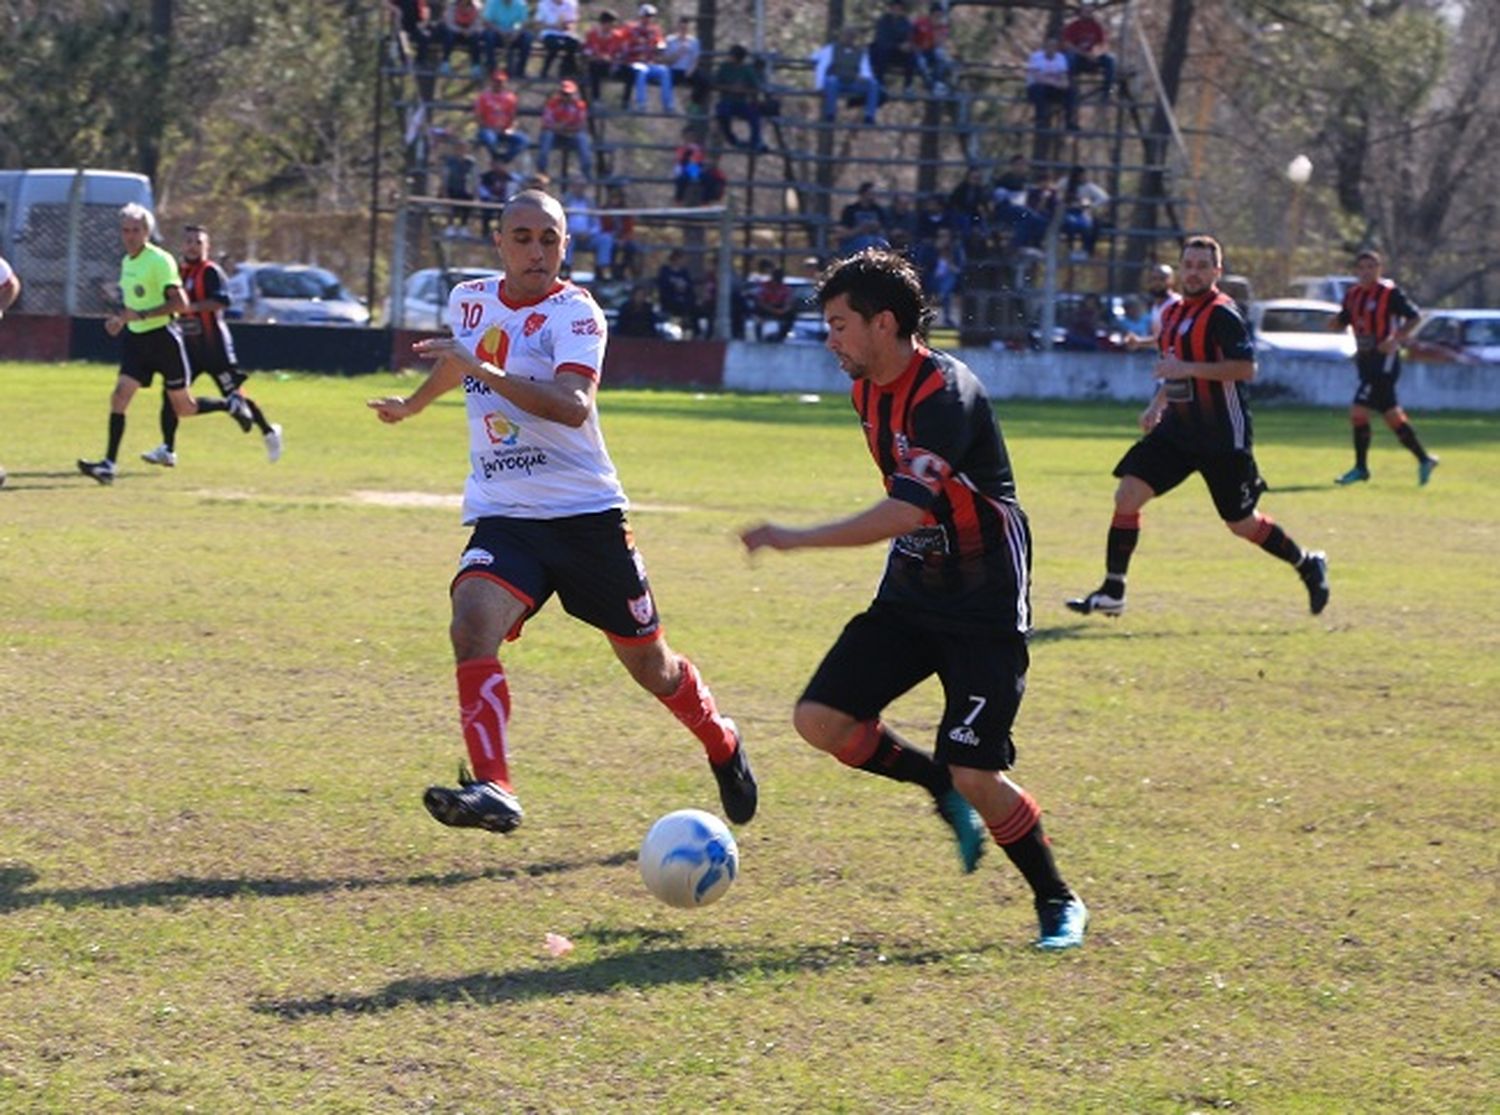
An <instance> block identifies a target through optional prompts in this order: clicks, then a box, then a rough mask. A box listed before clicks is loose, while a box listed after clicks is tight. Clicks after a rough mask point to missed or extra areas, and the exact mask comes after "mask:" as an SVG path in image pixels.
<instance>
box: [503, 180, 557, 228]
mask: <svg viewBox="0 0 1500 1115" xmlns="http://www.w3.org/2000/svg"><path fill="white" fill-rule="evenodd" d="M537 211H540V212H542V213H545V214H547V215H548V216H549V217H551V218H552V219H553V220H555V221H556V222H557V227H558V228H559V229H563V228H567V225H568V218H567V214H566V213H564V212H563V207H562V203H561V202H559V201H558V200H557V198H555V197H553V196H552V195H551V194H549V193H547V192H546V191H544V190H522V191H521V192H520V193H518V194H516V196H515V197H513V198H511V199H510V200H509V201H507V202H506V203H505V208H504V209H503V210H501V212H500V231H502V232H504V231H505V229H506V228H508V227H509V226H510V225H511V224H512V223H513V222H514V220H516V219H519V217H520V215H521V214H523V213H526V214H532V213H535V212H537Z"/></svg>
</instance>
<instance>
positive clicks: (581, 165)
mask: <svg viewBox="0 0 1500 1115" xmlns="http://www.w3.org/2000/svg"><path fill="white" fill-rule="evenodd" d="M559 144H560V145H562V146H563V147H571V148H573V150H574V151H576V152H578V172H579V173H580V174H582V175H583V177H584V178H585V179H586V180H588V181H590V182H592V181H593V180H594V144H593V142H592V141H591V140H590V139H589V134H588V132H571V133H568V132H554V131H551V130H544V131H543V132H542V138H541V142H540V143H538V144H537V149H536V169H537V172H538V173H539V174H546V173H547V159H548V157H549V156H551V154H552V148H553V147H555V146H558V145H559Z"/></svg>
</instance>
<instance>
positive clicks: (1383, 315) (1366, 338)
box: [1331, 248, 1438, 485]
mask: <svg viewBox="0 0 1500 1115" xmlns="http://www.w3.org/2000/svg"><path fill="white" fill-rule="evenodd" d="M1381 266H1382V261H1381V258H1380V253H1379V252H1377V251H1374V250H1373V249H1369V248H1367V249H1365V250H1364V251H1362V252H1360V253H1359V255H1357V256H1355V257H1354V273H1355V274H1356V275H1358V276H1359V282H1357V283H1356V284H1354V286H1352V287H1350V288H1349V289H1348V291H1346V292H1345V294H1344V308H1343V309H1342V310H1340V311H1339V314H1338V317H1336V318H1335V319H1334V320H1333V322H1332V323H1331V327H1332V328H1334V329H1348V328H1351V327H1352V328H1353V329H1354V367H1355V368H1356V369H1357V370H1358V371H1359V386H1358V387H1357V388H1355V390H1354V401H1353V402H1352V403H1350V404H1349V422H1350V424H1351V425H1352V426H1353V427H1354V467H1353V468H1351V469H1350V470H1349V471H1348V472H1346V473H1344V474H1343V475H1342V476H1340V477H1339V478H1338V480H1336V481H1335V483H1338V484H1358V483H1360V482H1361V481H1363V480H1368V479H1370V462H1369V454H1370V411H1372V410H1378V411H1379V412H1380V415H1381V417H1382V418H1384V419H1385V424H1386V425H1387V426H1389V427H1390V429H1391V432H1392V433H1393V434H1395V435H1396V439H1397V440H1398V441H1400V442H1401V444H1402V445H1404V446H1406V448H1407V449H1408V450H1410V452H1411V455H1412V456H1414V457H1415V458H1416V459H1417V483H1419V484H1424V485H1425V484H1426V483H1427V481H1429V480H1431V479H1432V470H1433V469H1435V468H1437V464H1438V459H1437V458H1436V457H1434V456H1432V455H1431V454H1430V453H1428V452H1427V450H1426V449H1424V448H1422V443H1421V442H1420V441H1419V440H1418V439H1417V432H1416V431H1415V430H1413V429H1412V428H1411V423H1410V422H1408V421H1407V419H1406V411H1404V410H1402V409H1401V404H1400V403H1398V402H1397V401H1396V381H1397V380H1398V379H1400V378H1401V346H1402V345H1403V344H1405V343H1406V339H1407V338H1408V337H1409V336H1410V335H1411V332H1412V330H1413V329H1415V328H1416V327H1417V315H1418V314H1419V313H1420V312H1421V311H1420V310H1418V309H1417V305H1416V303H1415V302H1413V301H1412V300H1411V299H1410V298H1408V297H1407V296H1406V293H1405V292H1404V291H1403V290H1402V289H1401V288H1400V287H1399V286H1397V285H1396V284H1395V283H1393V282H1391V280H1389V279H1383V278H1381V277H1380V271H1381Z"/></svg>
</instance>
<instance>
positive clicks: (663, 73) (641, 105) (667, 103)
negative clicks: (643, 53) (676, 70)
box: [630, 62, 677, 112]
mask: <svg viewBox="0 0 1500 1115" xmlns="http://www.w3.org/2000/svg"><path fill="white" fill-rule="evenodd" d="M630 68H631V69H632V70H634V71H635V107H636V109H637V110H638V111H640V112H645V111H646V86H647V85H660V86H661V110H662V111H663V112H676V111H677V110H676V109H675V108H673V107H672V71H671V70H669V69H668V68H667V67H666V66H663V65H662V64H661V63H659V62H632V63H631V64H630Z"/></svg>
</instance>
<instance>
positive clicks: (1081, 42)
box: [1062, 8, 1115, 128]
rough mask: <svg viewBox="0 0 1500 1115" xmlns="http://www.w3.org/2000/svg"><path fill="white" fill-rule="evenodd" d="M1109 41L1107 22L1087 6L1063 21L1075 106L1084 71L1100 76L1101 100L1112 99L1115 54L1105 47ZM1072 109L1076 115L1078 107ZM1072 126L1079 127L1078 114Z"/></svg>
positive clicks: (1063, 36)
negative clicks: (1079, 76)
mask: <svg viewBox="0 0 1500 1115" xmlns="http://www.w3.org/2000/svg"><path fill="white" fill-rule="evenodd" d="M1107 41H1108V40H1107V39H1106V37H1105V34H1104V24H1102V23H1100V22H1099V21H1098V20H1097V19H1095V18H1094V17H1093V15H1092V14H1090V13H1089V11H1088V10H1087V9H1086V8H1085V9H1080V10H1079V13H1078V14H1077V15H1076V16H1074V17H1073V18H1072V19H1070V20H1068V22H1067V23H1065V24H1063V29H1062V48H1063V52H1064V53H1065V54H1066V55H1067V56H1068V79H1069V82H1070V84H1071V86H1072V91H1073V97H1072V105H1073V106H1076V105H1077V104H1078V101H1079V94H1078V85H1079V82H1078V75H1079V74H1084V73H1097V74H1099V75H1100V88H1099V99H1100V100H1102V101H1108V100H1109V98H1110V94H1111V92H1112V91H1113V90H1114V87H1115V56H1114V55H1113V54H1110V53H1109V52H1108V51H1106V50H1105V49H1104V48H1105V44H1106V43H1107ZM1072 111H1073V112H1074V113H1075V114H1076V112H1077V109H1076V107H1073V108H1072ZM1070 126H1072V127H1074V128H1076V127H1077V126H1078V121H1077V119H1076V115H1075V118H1074V119H1073V120H1072V121H1071V122H1070Z"/></svg>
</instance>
